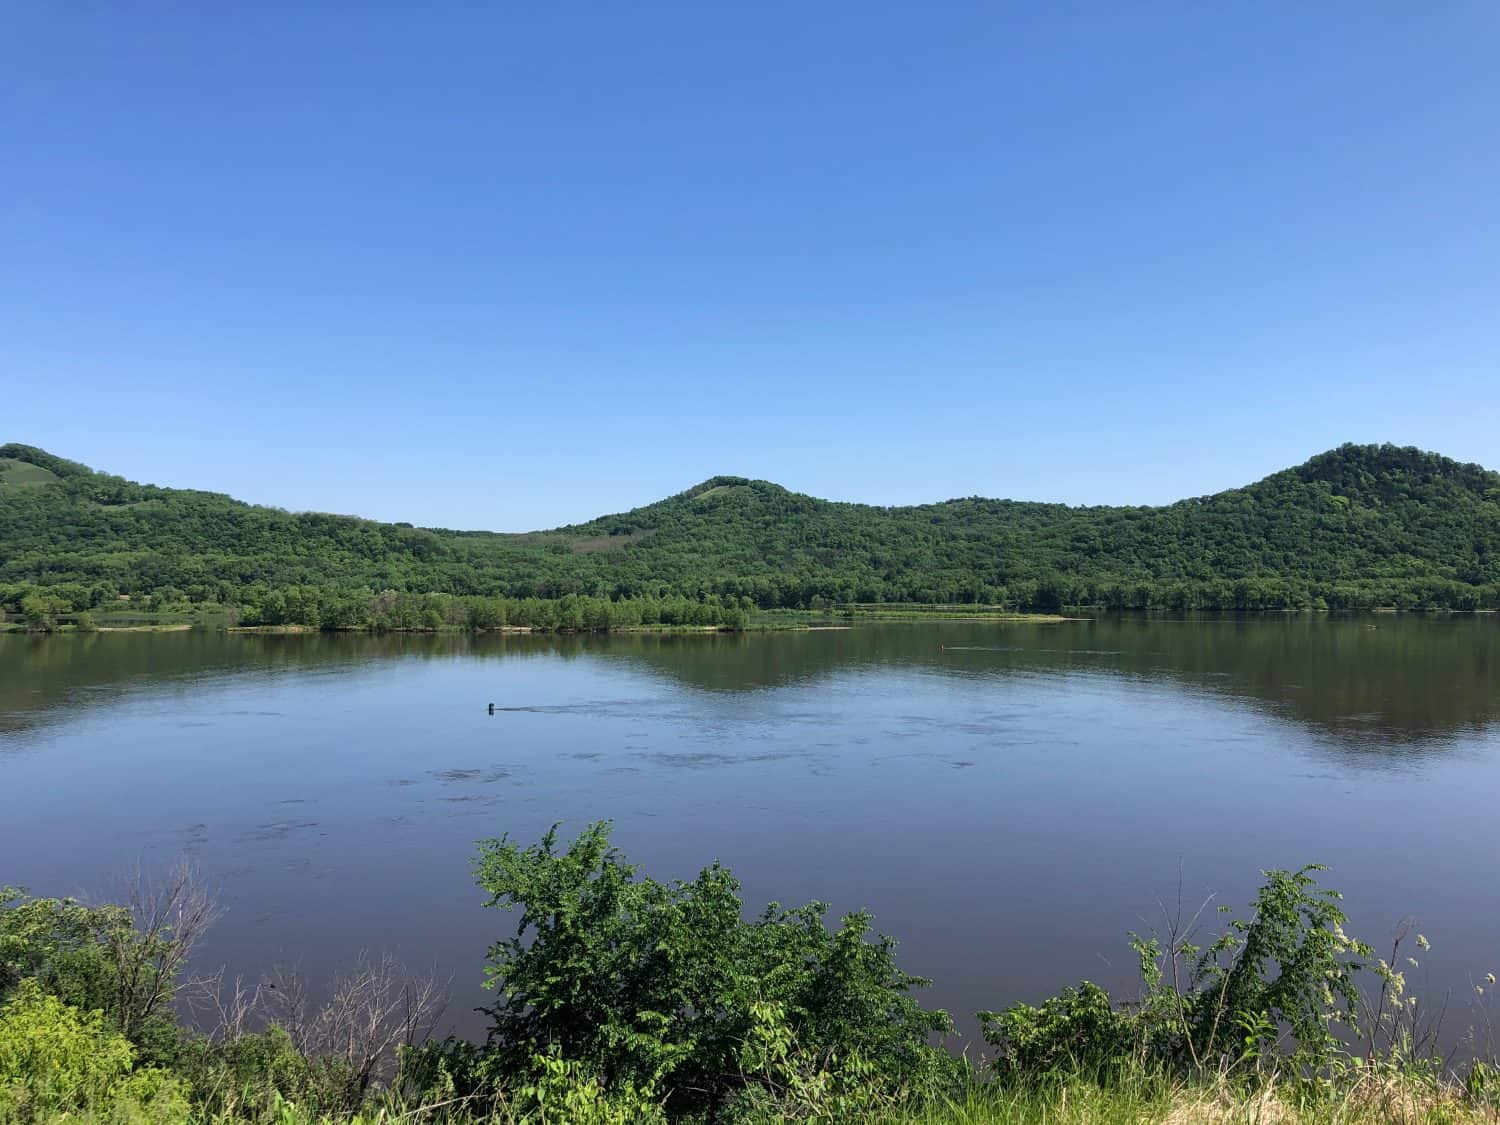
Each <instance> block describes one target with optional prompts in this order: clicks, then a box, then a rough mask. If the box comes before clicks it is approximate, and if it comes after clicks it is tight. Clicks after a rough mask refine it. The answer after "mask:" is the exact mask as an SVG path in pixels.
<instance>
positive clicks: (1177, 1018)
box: [0, 824, 1500, 1125]
mask: <svg viewBox="0 0 1500 1125" xmlns="http://www.w3.org/2000/svg"><path fill="white" fill-rule="evenodd" d="M1317 870H1318V869H1316V868H1312V867H1309V868H1304V869H1302V870H1300V871H1270V872H1267V873H1266V882H1265V884H1264V885H1263V886H1262V888H1261V890H1260V892H1259V893H1258V895H1257V897H1256V900H1255V902H1254V904H1253V909H1252V910H1251V912H1250V914H1249V916H1248V917H1247V918H1245V919H1234V920H1230V921H1228V922H1227V923H1226V925H1225V927H1224V929H1223V930H1222V931H1221V932H1220V933H1219V934H1218V935H1217V936H1215V937H1213V938H1212V939H1211V940H1208V941H1207V942H1206V943H1205V944H1203V945H1201V946H1200V945H1198V944H1196V943H1195V942H1194V941H1193V940H1192V938H1191V934H1192V932H1193V931H1194V930H1195V928H1196V926H1195V922H1196V920H1195V919H1194V920H1189V921H1188V922H1187V923H1186V924H1174V925H1173V926H1171V927H1169V931H1168V932H1167V933H1165V934H1153V935H1152V936H1150V937H1134V938H1133V939H1132V944H1133V946H1134V948H1135V949H1136V952H1137V954H1138V955H1139V957H1140V964H1141V974H1142V989H1141V992H1140V995H1139V996H1138V997H1136V998H1134V999H1132V1000H1130V1001H1128V1002H1126V1003H1118V1002H1116V1001H1115V1000H1113V999H1112V998H1111V997H1110V996H1109V995H1108V994H1107V993H1106V992H1104V990H1102V989H1100V988H1099V987H1098V986H1097V985H1094V984H1091V983H1089V982H1083V983H1082V984H1080V985H1078V986H1076V987H1073V988H1068V989H1065V990H1064V991H1063V992H1061V993H1060V994H1058V995H1057V996H1055V997H1053V998H1051V999H1049V1000H1046V1001H1044V1002H1043V1003H1041V1004H1038V1005H1024V1004H1017V1005H1012V1006H1010V1007H1008V1008H1005V1009H1003V1010H1000V1011H993V1012H984V1013H981V1019H982V1021H983V1027H984V1037H985V1039H986V1041H987V1042H988V1044H989V1046H990V1048H991V1052H992V1053H991V1056H990V1058H989V1059H988V1060H987V1061H986V1062H984V1063H983V1064H981V1065H979V1066H978V1067H975V1066H973V1065H971V1064H970V1063H969V1062H968V1061H967V1060H963V1059H958V1058H955V1057H953V1056H952V1055H950V1054H949V1053H947V1052H946V1051H944V1050H942V1049H941V1047H940V1046H939V1045H938V1044H937V1042H936V1041H935V1040H936V1039H937V1037H940V1036H941V1035H942V1034H943V1033H945V1032H946V1031H948V1030H949V1028H950V1024H949V1020H948V1017H947V1016H946V1014H945V1013H942V1012H940V1011H930V1010H927V1009H924V1008H922V1007H921V1006H920V1005H919V1004H918V1003H917V1001H916V999H915V998H914V996H913V995H912V991H913V989H914V988H916V987H918V986H919V985H921V984H922V983H924V982H922V981H919V980H917V979H916V978H913V977H911V976H909V975H907V974H905V973H903V972H902V971H901V970H899V969H898V968H896V966H895V964H894V958H893V949H894V947H893V943H892V942H890V941H889V940H888V939H885V938H872V937H871V935H870V927H869V918H868V917H867V916H865V915H863V914H852V915H849V916H847V917H845V918H844V919H843V920H842V921H841V922H840V923H839V924H838V925H836V926H830V925H829V923H828V920H827V918H826V911H825V908H824V907H823V906H822V905H821V904H818V903H812V904H809V905H807V906H804V907H799V908H794V909H783V908H781V907H779V906H778V905H776V904H772V905H771V906H770V907H768V908H767V909H766V910H765V911H764V912H762V913H761V914H759V915H757V916H754V917H753V918H750V919H746V918H745V916H744V915H743V912H742V903H741V900H740V898H739V887H738V884H737V883H736V882H735V880H734V878H733V876H732V875H731V874H730V873H729V872H728V871H727V870H725V869H724V868H723V867H721V866H719V865H718V864H714V865H711V866H709V867H707V868H704V869H703V870H702V871H701V872H700V873H699V874H698V876H697V877H696V878H694V879H692V880H690V881H686V882H671V883H662V882H658V881H656V880H653V879H651V878H649V877H645V876H643V875H642V874H641V873H640V872H639V871H638V870H637V869H636V868H635V867H634V866H632V865H631V864H629V863H627V862H626V861H625V860H624V858H623V857H622V856H621V855H620V854H619V853H618V851H616V850H615V849H614V848H613V847H612V846H611V845H610V843H609V832H608V826H607V825H603V824H599V825H593V826H591V827H589V828H588V829H586V830H585V831H584V832H583V833H582V834H581V835H580V836H579V837H578V838H577V839H575V840H574V841H573V842H572V843H571V844H570V845H568V846H567V847H566V848H562V847H559V845H558V839H557V836H556V832H555V831H554V832H550V833H548V834H547V836H545V837H544V838H543V839H542V840H541V841H540V842H538V843H536V844H534V845H531V846H525V847H523V846H521V845H519V844H517V843H515V842H513V841H510V840H508V839H505V838H501V839H498V840H489V841H484V842H482V843H481V844H480V847H479V857H478V861H477V863H476V866H475V874H476V878H477V880H478V882H479V884H480V886H481V887H483V888H484V889H485V891H486V892H487V893H488V894H489V896H490V904H491V905H492V906H495V907H499V908H502V909H506V910H514V911H516V912H518V915H519V917H518V922H517V926H516V930H515V933H514V935H513V936H510V937H505V938H502V939H500V940H499V941H497V942H496V943H495V944H494V945H493V946H492V947H491V950H490V957H489V968H488V970H487V975H488V984H489V985H490V987H492V988H493V989H494V990H495V992H496V996H497V999H496V1002H495V1004H494V1005H493V1006H492V1007H491V1008H490V1009H489V1012H490V1015H491V1018H492V1025H491V1029H490V1032H489V1035H488V1036H487V1038H486V1040H485V1041H484V1042H482V1043H476V1042H467V1041H463V1040H457V1039H451V1038H450V1039H447V1040H442V1041H432V1040H425V1039H424V1038H423V1037H422V1035H421V1034H420V1023H421V1021H420V1018H419V1017H420V1012H421V1011H422V1010H423V1001H422V997H423V995H425V994H424V993H422V992H421V990H420V989H415V988H413V987H412V986H411V985H410V982H395V983H393V980H392V978H391V977H390V976H389V975H388V974H387V973H386V972H385V970H384V969H383V968H381V967H380V966H384V965H386V964H387V962H381V963H380V966H377V967H375V968H373V969H372V968H370V967H369V966H364V967H362V968H361V970H360V971H358V972H357V973H355V974H354V975H353V976H351V977H349V978H346V979H345V981H344V982H343V983H340V984H337V985H336V986H335V988H334V989H333V996H332V998H331V999H330V1000H329V1001H328V1004H327V1006H326V1007H325V1008H323V1009H321V1010H318V1011H313V1010H310V1009H309V1008H308V1006H307V1004H306V998H305V995H303V994H300V993H297V990H296V987H297V986H296V985H295V982H288V981H287V980H285V979H284V978H282V979H281V986H280V987H279V988H277V989H275V990H272V991H273V992H274V994H275V995H276V997H277V999H276V1000H275V1001H273V1002H270V1003H269V1006H261V1004H260V998H261V997H262V995H263V993H262V992H261V991H259V990H257V991H256V992H255V993H254V996H253V997H252V998H251V999H250V1000H246V997H247V995H248V994H247V993H246V992H245V990H244V989H243V987H242V985H241V984H239V983H237V984H236V986H235V987H234V988H233V989H232V990H231V991H230V992H229V993H228V994H227V995H226V994H225V992H224V991H223V990H222V985H223V984H224V982H223V981H222V980H219V981H217V984H218V985H219V986H220V987H219V988H218V989H216V990H214V991H213V993H212V995H213V999H214V1011H215V1013H216V1018H215V1020H212V1021H210V1023H211V1026H209V1027H208V1028H206V1029H205V1030H190V1029H188V1028H186V1027H180V1026H176V1025H170V1026H169V1027H168V1028H167V1030H166V1032H164V1031H163V1028H162V1027H161V1026H160V1025H159V1024H153V1023H152V1022H151V1021H150V1020H149V1019H146V1018H144V1016H143V1014H142V1006H143V1003H144V998H146V997H147V996H148V994H149V995H158V994H157V993H152V992H150V991H149V990H147V992H142V991H140V990H135V991H133V990H132V989H131V988H128V987H122V985H123V983H124V981H125V980H126V979H127V978H129V979H135V978H136V977H138V976H140V975H141V974H143V973H146V972H147V970H148V969H149V968H150V967H151V966H156V967H157V968H158V969H159V970H160V971H161V973H162V974H165V976H166V977H171V976H172V974H173V973H175V968H176V966H179V965H180V964H181V958H180V957H177V956H176V954H178V953H180V952H181V951H182V949H183V948H184V943H186V942H188V941H189V935H190V929H189V924H190V923H192V922H193V921H194V920H195V919H201V918H202V917H203V916H205V915H204V914H203V913H202V912H201V911H198V910H197V909H196V907H195V905H194V904H195V903H197V901H198V900H197V899H196V898H195V897H194V896H193V895H191V894H189V893H185V892H182V893H179V891H178V890H173V892H172V897H170V898H168V899H166V900H162V899H160V898H158V899H157V900H153V901H157V902H160V901H167V902H168V904H169V907H170V908H169V909H166V910H165V911H163V910H161V909H155V908H153V909H148V910H146V911H144V912H142V911H141V909H140V908H139V903H133V906H132V909H131V910H129V911H126V912H125V914H124V915H122V913H121V912H122V911H123V910H124V908H121V907H112V906H104V907H90V906H87V905H84V904H80V903H76V902H73V901H71V900H58V899H35V898H30V897H28V896H25V895H21V894H19V893H17V892H7V893H6V895H5V896H4V897H3V900H0V1123H5V1122H25V1123H30V1122H54V1121H63V1120H67V1121H83V1122H98V1123H101V1125H102V1123H104V1122H147V1121H150V1122H167V1123H174V1122H183V1123H186V1122H193V1123H197V1122H203V1123H205V1125H206V1123H208V1122H224V1123H229V1122H266V1123H270V1122H276V1123H278V1125H294V1123H302V1122H305V1123H308V1125H312V1123H313V1122H330V1123H331V1122H349V1123H350V1125H373V1123H376V1122H380V1123H385V1125H395V1123H396V1122H400V1121H425V1122H446V1123H449V1125H470V1123H477V1122H480V1121H494V1122H509V1123H536V1125H541V1123H544V1122H579V1123H585V1125H625V1123H627V1122H652V1121H657V1122H667V1121H683V1122H770V1121H780V1120H807V1121H825V1122H835V1121H882V1122H889V1123H891V1125H896V1123H899V1122H929V1123H934V1125H935V1123H938V1122H955V1123H957V1122H973V1123H980V1122H1032V1121H1047V1122H1066V1121H1078V1122H1084V1121H1121V1122H1126V1121H1128V1122H1140V1121H1156V1120H1163V1121H1166V1120H1172V1121H1200V1120H1203V1121H1225V1122H1227V1121H1246V1122H1250V1121H1304V1120H1305V1121H1326V1122H1330V1123H1332V1122H1343V1121H1347V1122H1365V1121H1370V1122H1374V1121H1391V1122H1396V1121H1400V1122H1414V1121H1418V1120H1422V1121H1453V1122H1469V1121H1481V1120H1490V1121H1493V1120H1495V1119H1496V1115H1497V1114H1500V1079H1497V1078H1496V1074H1497V1073H1500V1072H1497V1071H1496V1070H1495V1069H1494V1067H1493V1065H1492V1064H1491V1062H1487V1061H1484V1060H1480V1061H1478V1062H1476V1063H1474V1065H1473V1066H1472V1068H1471V1069H1470V1070H1469V1072H1468V1074H1467V1076H1466V1078H1465V1081H1464V1082H1463V1083H1458V1082H1456V1081H1455V1080H1454V1079H1453V1077H1452V1076H1451V1075H1449V1074H1448V1073H1447V1072H1445V1071H1444V1070H1443V1068H1442V1066H1441V1064H1440V1063H1439V1062H1438V1060H1437V1059H1435V1058H1434V1057H1433V1056H1432V1054H1431V1053H1430V1051H1429V1050H1428V1047H1429V1046H1430V1042H1431V1040H1430V1037H1428V1036H1427V1035H1426V1033H1425V1032H1424V1030H1423V1021H1422V1016H1421V1014H1420V1010H1419V1009H1418V1007H1417V1005H1416V1003H1415V1000H1414V999H1413V998H1411V997H1409V996H1406V995H1405V982H1404V979H1403V978H1402V976H1401V974H1400V973H1399V972H1397V971H1395V970H1394V969H1392V968H1391V964H1394V963H1395V961H1396V958H1395V953H1396V950H1393V953H1392V957H1391V962H1390V963H1387V962H1386V961H1382V960H1376V959H1374V958H1373V956H1372V954H1371V952H1370V950H1369V949H1368V947H1367V946H1365V945H1364V944H1362V943H1360V942H1358V941H1356V940H1354V939H1351V938H1349V937H1348V936H1347V935H1345V933H1344V931H1343V926H1344V916H1343V913H1342V910H1341V908H1340V906H1339V903H1338V896H1337V895H1336V894H1335V893H1333V892H1330V891H1327V890H1324V889H1321V888H1319V887H1318V886H1317V884H1316V882H1315V876H1316V873H1317ZM184 885H185V884H184ZM171 904H176V905H171ZM210 913H211V912H210ZM126 916H128V917H129V918H130V919H132V920H133V923H134V924H135V925H140V924H141V920H142V919H145V920H146V923H147V924H146V928H145V929H144V930H141V931H134V932H130V927H127V928H126V931H121V930H120V928H119V923H120V921H121V919H122V917H126ZM163 918H165V919H167V921H166V922H162V921H161V919H163ZM1417 944H1418V946H1419V949H1420V950H1422V951H1425V949H1426V941H1425V939H1423V938H1421V937H1418V939H1417ZM1398 948H1399V942H1398ZM1362 981H1364V982H1365V984H1366V987H1364V988H1362V987H1361V982H1362ZM289 992H290V993H293V994H294V995H293V997H292V998H291V1000H290V1002H288V999H289V998H288V993H289Z"/></svg>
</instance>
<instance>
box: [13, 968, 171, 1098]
mask: <svg viewBox="0 0 1500 1125" xmlns="http://www.w3.org/2000/svg"><path fill="white" fill-rule="evenodd" d="M135 1056H136V1052H135V1048H134V1047H133V1046H132V1045H131V1044H130V1041H129V1040H127V1039H126V1038H125V1037H124V1036H122V1035H118V1034H115V1033H113V1032H111V1031H110V1030H109V1029H108V1027H107V1026H106V1021H105V1018H104V1013H103V1012H100V1011H93V1012H81V1011H79V1010H78V1009H77V1008H74V1007H71V1006H69V1005H67V1004H64V1003H63V1002H62V1001H61V1000H60V999H58V998H57V997H56V996H52V995H49V994H48V993H47V992H45V991H44V990H43V988H42V986H41V985H40V984H39V983H38V982H37V981H35V980H30V979H28V980H25V981H22V982H21V984H20V985H19V987H18V988H17V989H16V991H15V993H14V994H13V995H12V996H11V998H10V999H9V1000H7V1001H6V1002H5V1005H4V1006H3V1007H0V1121H15V1122H23V1123H24V1122H30V1121H48V1120H52V1119H54V1118H56V1117H57V1116H59V1115H64V1114H72V1113H79V1114H89V1115H91V1116H93V1117H95V1118H96V1119H100V1120H104V1121H119V1122H142V1123H145V1122H157V1123H161V1125H170V1123H171V1122H178V1121H186V1120H188V1117H189V1104H188V1098H187V1087H186V1084H185V1083H183V1082H182V1081H181V1080H180V1079H179V1078H177V1077H175V1076H174V1075H172V1074H170V1073H168V1072H167V1071H165V1070H161V1069H157V1068H154V1067H146V1068H142V1069H133V1064H134V1062H135Z"/></svg>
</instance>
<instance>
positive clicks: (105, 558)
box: [0, 445, 1500, 628]
mask: <svg viewBox="0 0 1500 1125" xmlns="http://www.w3.org/2000/svg"><path fill="white" fill-rule="evenodd" d="M308 590H311V591H313V594H311V595H309V594H308V593H307V591H308ZM122 596H123V597H125V598H127V599H128V601H127V602H125V603H121V602H120V599H121V598H122ZM416 596H421V597H416ZM414 597H416V600H415V601H414V600H412V599H413V598H414ZM28 598H31V599H33V601H32V607H33V609H35V610H37V611H38V612H53V613H56V612H85V611H98V610H100V609H101V608H105V607H110V606H114V605H116V604H125V605H128V607H129V608H130V609H132V610H135V609H138V608H141V607H146V608H157V609H161V608H166V607H180V606H192V607H208V608H213V607H219V608H221V609H223V610H224V611H228V612H233V613H238V614H241V615H242V618H243V619H244V620H245V621H247V622H248V621H259V622H264V623H266V624H273V623H274V624H303V625H317V626H319V627H329V628H381V627H386V628H411V627H418V626H412V625H408V624H391V623H390V622H405V621H409V620H417V621H430V620H434V619H439V620H441V622H442V624H443V625H450V626H451V625H457V624H461V623H462V622H463V621H464V620H467V618H468V616H469V615H471V614H472V615H477V616H478V617H483V618H486V619H495V618H496V617H497V616H503V617H504V618H505V620H504V622H503V623H504V624H508V625H519V624H527V625H531V626H532V627H540V628H605V627H614V626H612V625H605V624H603V622H605V620H606V618H608V619H609V620H610V621H611V622H618V623H625V624H637V623H640V624H650V623H654V621H653V615H659V614H666V616H664V617H661V618H660V623H662V624H677V623H683V624H713V623H725V622H724V621H723V620H722V619H720V620H717V621H713V620H709V621H682V620H680V619H681V618H682V617H684V616H687V617H691V616H692V613H691V612H689V611H686V610H682V609H681V608H680V603H681V602H683V601H686V602H690V603H694V604H697V605H702V606H704V607H707V609H705V610H703V611H701V613H706V614H708V615H709V616H710V617H713V616H714V615H715V614H721V613H729V614H730V615H731V617H732V616H733V615H734V614H736V613H738V612H740V611H745V610H750V609H757V608H758V609H786V608H791V609H813V610H822V609H830V608H834V607H838V606H842V605H847V604H850V603H898V604H965V605H987V606H994V607H997V608H1001V609H1004V610H1011V611H1020V612H1044V613H1053V612H1057V611H1059V610H1064V609H1070V608H1100V609H1145V610H1252V611H1253V610H1306V609H1330V610H1336V609H1371V608H1382V607H1391V608H1402V609H1437V610H1474V609H1497V608H1500V474H1496V473H1494V472H1492V471H1490V470H1488V469H1484V468H1482V467H1480V466H1478V465H1466V464H1460V463H1458V462H1455V461H1452V460H1449V459H1448V458H1445V457H1440V456H1438V455H1436V454H1431V453H1424V452H1422V451H1420V450H1416V449H1407V448H1397V447H1394V446H1353V445H1349V446H1343V447H1340V448H1339V449H1336V450H1333V451H1331V452H1329V453H1325V454H1322V455H1320V456H1318V457H1314V458H1313V459H1312V460H1310V461H1308V462H1307V463H1306V464H1304V465H1301V466H1298V467H1296V468H1292V469H1287V470H1284V471H1283V472H1280V473H1276V474H1274V475H1273V476H1270V477H1267V478H1266V479H1265V480H1262V481H1259V482H1257V483H1256V484H1253V485H1250V486H1248V487H1246V488H1241V489H1233V490H1230V491H1227V492H1221V493H1217V494H1215V495H1212V496H1206V497H1201V498H1198V499H1193V500H1184V501H1181V502H1179V503H1176V504H1171V505H1167V506H1164V507H1152V508H1148V507H1077V508H1075V507H1068V506H1066V505H1061V504H1032V503H1019V502H1014V501H1008V500H987V499H983V498H979V497H970V498H966V499H959V500H950V501H947V502H944V503H941V504H927V505H920V506H916V507H904V508H885V507H875V506H870V505H860V504H843V503H833V502H829V501H824V500H817V499H814V498H812V497H809V496H802V495H799V494H797V493H793V492H789V491H787V490H786V489H784V488H781V487H779V486H777V485H774V484H770V483H768V482H766V481H750V480H744V479H742V478H737V477H715V478H713V479H712V480H709V481H706V482H704V483H703V484H701V485H699V486H697V487H696V488H693V489H689V490H688V491H686V492H683V493H680V494H679V495H677V496H673V497H669V498H668V499H666V500H662V501H660V502H658V503H655V504H650V505H647V506H645V507H642V508H637V509H635V510H633V511H630V512H624V513H620V514H618V515H612V516H604V517H600V518H599V519H597V520H594V521H591V522H590V523H587V524H580V525H575V526H569V527H561V528H557V529H554V530H552V531H545V532H535V533H530V534H525V535H500V534H493V533H487V532H457V531H446V530H441V529H423V528H415V527H412V526H410V525H406V524H383V523H377V522H374V521H371V520H360V519H354V518H351V517H347V516H333V515H324V514H318V513H292V512H285V511H281V510H279V509H274V508H264V507H255V506H252V505H248V504H243V503H240V502H238V501H236V500H233V499H231V498H229V497H227V496H221V495H217V494H214V493H208V492H194V491H188V490H182V489H167V488H158V487H156V486H154V485H142V484H136V483H134V482H131V481H127V480H124V479H122V478H119V477H114V476H109V475H106V474H103V473H96V472H94V471H92V470H90V469H88V468H86V467H84V466H82V465H78V464H76V463H74V462H70V461H65V460H63V459H61V458H58V457H55V456H52V455H51V454H48V453H45V452H43V451H41V450H37V449H34V448H31V447H29V446H20V445H7V446H0V604H3V605H4V606H5V608H6V610H7V611H8V612H10V613H26V612H27V610H25V609H24V608H23V607H22V603H23V602H25V601H26V600H27V599H28ZM445 599H446V600H445ZM309 602H315V603H316V605H315V606H313V605H310V604H309ZM669 605H670V606H672V607H673V608H671V609H668V608H666V607H667V606H669ZM412 606H416V607H417V608H414V609H413V608H411V607H412ZM488 606H500V607H503V608H501V609H498V610H495V609H490V608H486V607H488ZM654 606H660V607H662V608H661V609H660V610H657V609H654V608H653V607H654ZM394 607H399V608H394ZM637 613H639V614H640V616H641V620H640V622H636V621H635V616H636V614H637ZM580 617H582V618H583V619H584V620H585V621H587V620H589V619H592V620H593V621H594V622H596V624H594V625H588V624H584V625H577V624H575V622H576V621H577V620H578V619H579V618H580ZM553 621H556V622H560V624H548V622H553ZM478 627H490V626H478Z"/></svg>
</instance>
